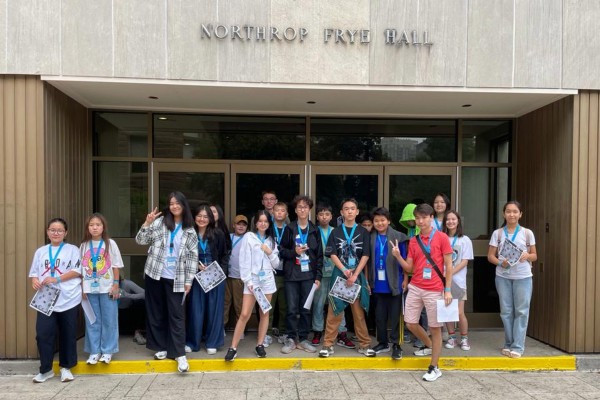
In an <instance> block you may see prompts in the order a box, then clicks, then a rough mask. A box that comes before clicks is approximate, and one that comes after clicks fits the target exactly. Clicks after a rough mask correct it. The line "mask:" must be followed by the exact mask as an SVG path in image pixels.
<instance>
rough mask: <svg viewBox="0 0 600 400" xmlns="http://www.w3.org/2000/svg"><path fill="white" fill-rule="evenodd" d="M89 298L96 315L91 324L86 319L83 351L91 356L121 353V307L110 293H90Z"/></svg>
mask: <svg viewBox="0 0 600 400" xmlns="http://www.w3.org/2000/svg"><path fill="white" fill-rule="evenodd" d="M87 298H88V300H89V302H90V304H91V306H92V309H93V310H94V314H96V322H94V323H93V324H90V320H89V319H87V316H86V317H85V343H84V345H83V351H85V352H86V353H90V354H98V353H102V354H115V353H118V352H119V308H118V307H119V305H118V304H117V301H115V300H113V299H111V298H110V297H108V293H94V294H92V293H88V294H87Z"/></svg>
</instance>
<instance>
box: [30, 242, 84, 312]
mask: <svg viewBox="0 0 600 400" xmlns="http://www.w3.org/2000/svg"><path fill="white" fill-rule="evenodd" d="M49 246H50V245H45V246H42V247H40V248H39V249H37V250H36V252H35V254H34V255H33V261H32V262H31V268H30V269H29V277H30V278H38V279H39V280H40V282H42V281H43V280H44V279H46V278H47V277H49V276H51V269H50V257H49V255H48V248H49ZM58 249H59V246H56V247H55V246H52V256H53V257H55V258H56V261H55V266H56V267H55V270H54V277H59V276H61V275H64V274H66V273H67V272H71V271H76V272H77V273H78V274H79V275H81V261H80V260H79V249H78V248H77V247H76V246H73V245H72V244H69V243H65V244H64V246H63V247H62V249H61V250H60V252H59V253H58ZM57 253H58V254H57ZM58 287H59V288H60V295H59V296H58V299H57V300H56V304H55V306H54V311H57V312H61V311H66V310H70V309H71V308H73V307H75V306H77V305H79V303H81V278H79V277H77V278H73V279H69V280H68V281H66V282H61V283H59V284H58Z"/></svg>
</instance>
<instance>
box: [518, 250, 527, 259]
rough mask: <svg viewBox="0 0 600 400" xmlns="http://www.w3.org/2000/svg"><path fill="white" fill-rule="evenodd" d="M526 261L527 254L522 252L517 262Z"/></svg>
mask: <svg viewBox="0 0 600 400" xmlns="http://www.w3.org/2000/svg"><path fill="white" fill-rule="evenodd" d="M528 259H529V253H528V252H526V251H524V252H523V254H521V258H519V262H523V261H527V260H528Z"/></svg>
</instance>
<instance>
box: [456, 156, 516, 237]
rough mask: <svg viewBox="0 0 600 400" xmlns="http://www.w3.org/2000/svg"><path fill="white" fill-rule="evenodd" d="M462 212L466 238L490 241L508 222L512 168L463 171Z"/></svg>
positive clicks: (463, 169)
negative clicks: (505, 215) (504, 211)
mask: <svg viewBox="0 0 600 400" xmlns="http://www.w3.org/2000/svg"><path fill="white" fill-rule="evenodd" d="M461 179H462V185H461V200H462V204H461V210H462V217H463V228H464V232H465V235H467V236H469V237H470V238H471V239H472V240H476V239H482V240H487V239H489V238H490V235H491V233H492V231H493V230H494V229H496V228H497V227H499V226H500V225H501V224H502V222H503V221H504V219H503V217H502V207H503V206H504V203H506V201H507V199H508V198H509V194H510V168H475V167H463V168H462V175H461Z"/></svg>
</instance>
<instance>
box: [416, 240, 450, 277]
mask: <svg viewBox="0 0 600 400" xmlns="http://www.w3.org/2000/svg"><path fill="white" fill-rule="evenodd" d="M417 243H419V247H420V248H421V251H422V252H423V254H424V255H425V257H426V258H427V261H429V263H430V264H431V265H433V269H434V270H435V272H437V274H438V276H439V277H440V279H441V280H442V284H443V285H444V287H446V278H445V277H444V275H443V274H442V271H440V269H439V268H438V266H437V264H436V263H435V262H434V261H433V260H432V259H431V255H430V254H429V253H428V252H427V250H425V245H423V242H422V241H421V236H418V235H417Z"/></svg>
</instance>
